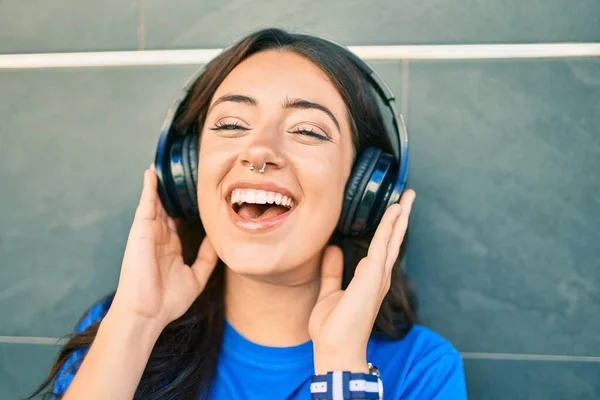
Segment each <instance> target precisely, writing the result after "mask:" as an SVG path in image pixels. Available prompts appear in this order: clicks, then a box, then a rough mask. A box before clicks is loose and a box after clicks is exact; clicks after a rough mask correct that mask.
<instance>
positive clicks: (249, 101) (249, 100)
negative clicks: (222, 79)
mask: <svg viewBox="0 0 600 400" xmlns="http://www.w3.org/2000/svg"><path fill="white" fill-rule="evenodd" d="M227 101H231V102H233V103H240V104H246V105H249V106H257V105H258V101H256V99H255V98H253V97H250V96H245V95H242V94H227V95H224V96H221V97H219V98H218V99H217V100H215V102H214V103H213V105H212V106H210V108H209V109H208V112H210V111H211V110H212V109H213V108H215V107H216V106H217V105H219V104H221V103H225V102H227ZM290 108H291V109H294V108H295V109H303V110H309V109H313V110H320V111H323V112H324V113H325V114H327V116H329V118H331V120H332V121H333V123H334V124H335V126H336V127H337V129H338V131H340V123H339V122H338V120H337V118H336V117H335V115H333V112H331V110H330V109H329V108H327V107H325V106H324V105H322V104H319V103H315V102H312V101H308V100H304V99H292V100H290V99H286V101H285V103H283V109H290Z"/></svg>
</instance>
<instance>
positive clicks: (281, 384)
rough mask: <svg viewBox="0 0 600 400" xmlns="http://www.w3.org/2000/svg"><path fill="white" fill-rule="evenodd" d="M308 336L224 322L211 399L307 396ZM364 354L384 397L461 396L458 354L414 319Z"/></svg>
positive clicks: (70, 364) (103, 305) (72, 361)
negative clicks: (292, 341) (260, 335)
mask: <svg viewBox="0 0 600 400" xmlns="http://www.w3.org/2000/svg"><path fill="white" fill-rule="evenodd" d="M109 306H110V299H109V300H105V301H103V302H100V303H98V304H96V305H95V306H93V307H92V308H91V309H90V310H89V311H88V313H87V314H86V316H85V317H84V318H83V319H82V320H81V321H80V323H79V324H78V326H77V328H76V331H82V330H84V329H86V328H87V327H88V326H89V325H90V324H92V323H93V322H96V321H100V320H101V319H102V318H103V317H104V315H105V314H106V312H107V310H108V307H109ZM86 351H87V349H81V350H79V351H77V352H75V353H74V354H73V355H72V356H71V357H70V358H69V359H68V360H67V361H66V362H65V364H64V365H63V366H62V368H61V370H60V371H59V373H58V375H57V378H56V380H55V384H54V392H55V393H57V394H60V395H63V394H64V392H65V391H66V390H67V387H68V385H69V384H70V383H71V380H72V379H73V376H74V375H75V373H76V372H77V369H78V368H79V365H80V363H81V360H82V358H83V356H84V355H85V352H86ZM312 351H313V348H312V342H310V341H309V342H307V343H304V344H301V345H298V346H292V347H268V346H262V345H258V344H255V343H252V342H250V341H249V340H247V339H246V338H244V337H243V336H242V335H240V334H239V333H238V332H237V331H236V330H235V329H234V328H233V327H232V326H231V325H230V324H229V323H227V322H226V323H225V328H224V334H223V345H222V348H221V352H220V355H219V361H218V365H217V370H216V376H215V378H214V380H213V382H212V386H211V392H210V398H211V399H264V398H271V399H290V400H292V399H294V400H295V399H298V400H300V399H310V382H311V377H312V374H313V372H314V368H313V352H312ZM367 359H368V360H369V361H370V362H372V363H373V364H374V365H375V366H377V368H378V369H379V371H380V373H381V378H382V380H383V385H384V398H385V399H386V400H387V399H402V400H413V399H419V400H429V399H435V400H461V399H466V398H467V394H466V388H465V378H464V372H463V364H462V359H461V357H460V354H459V353H458V352H457V351H456V350H455V349H454V347H452V345H451V344H450V343H449V342H448V341H446V340H445V339H443V338H442V337H441V336H439V335H438V334H436V333H435V332H433V331H431V330H430V329H427V328H425V327H424V326H422V325H415V326H413V328H412V329H411V330H410V332H409V333H408V334H407V335H406V336H405V337H404V338H403V339H401V340H389V339H383V338H381V337H378V336H375V335H374V336H372V337H371V339H370V340H369V344H368V347H367Z"/></svg>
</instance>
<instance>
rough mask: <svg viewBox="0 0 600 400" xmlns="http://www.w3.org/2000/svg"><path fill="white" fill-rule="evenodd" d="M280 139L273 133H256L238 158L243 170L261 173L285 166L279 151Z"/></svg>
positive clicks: (283, 157)
mask: <svg viewBox="0 0 600 400" xmlns="http://www.w3.org/2000/svg"><path fill="white" fill-rule="evenodd" d="M281 141H282V138H281V137H280V136H279V135H277V134H275V133H274V132H273V133H267V132H256V133H255V134H254V137H253V138H252V140H251V141H250V143H248V146H247V147H246V148H245V149H244V151H242V152H241V153H240V155H239V156H238V163H240V164H241V165H242V166H243V167H244V168H250V169H251V170H259V169H260V171H261V173H262V172H265V171H268V170H273V169H280V168H283V167H284V166H285V164H286V159H285V156H284V155H283V153H282V149H281Z"/></svg>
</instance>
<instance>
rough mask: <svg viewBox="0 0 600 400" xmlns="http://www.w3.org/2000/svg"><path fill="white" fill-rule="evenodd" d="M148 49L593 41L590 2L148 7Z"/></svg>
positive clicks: (237, 1)
mask: <svg viewBox="0 0 600 400" xmlns="http://www.w3.org/2000/svg"><path fill="white" fill-rule="evenodd" d="M144 15H145V18H144V21H145V31H146V35H145V37H146V39H145V41H146V47H147V48H149V49H161V48H195V47H196V48H206V47H222V46H228V45H230V44H231V43H233V42H234V41H237V40H238V39H240V38H241V37H242V36H244V35H246V34H248V33H250V32H252V31H254V30H257V29H262V28H268V27H279V28H284V29H288V30H291V31H294V32H304V33H311V34H317V35H323V36H325V37H327V38H330V39H333V40H335V41H338V42H341V43H344V44H347V45H375V44H382V45H383V44H459V43H527V42H531V43H538V42H573V41H599V40H600V29H598V15H600V2H598V1H596V0H580V1H576V2H573V1H568V0H550V1H548V0H533V1H531V0H530V1H527V2H516V1H507V0H502V1H485V2H482V1H474V0H469V1H447V0H433V1H427V2H424V1H409V0H400V1H385V2H382V1H372V0H330V1H317V0H302V1H293V2H285V1H276V0H266V1H261V2H256V1H250V0H233V1H227V2H222V1H218V0H204V1H192V0H177V1H167V0H147V1H146V3H145V8H144Z"/></svg>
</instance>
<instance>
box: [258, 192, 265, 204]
mask: <svg viewBox="0 0 600 400" xmlns="http://www.w3.org/2000/svg"><path fill="white" fill-rule="evenodd" d="M266 202H267V192H263V191H262V190H261V191H259V192H256V204H265V203H266Z"/></svg>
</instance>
